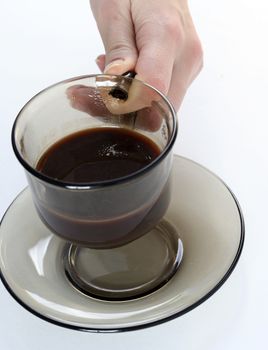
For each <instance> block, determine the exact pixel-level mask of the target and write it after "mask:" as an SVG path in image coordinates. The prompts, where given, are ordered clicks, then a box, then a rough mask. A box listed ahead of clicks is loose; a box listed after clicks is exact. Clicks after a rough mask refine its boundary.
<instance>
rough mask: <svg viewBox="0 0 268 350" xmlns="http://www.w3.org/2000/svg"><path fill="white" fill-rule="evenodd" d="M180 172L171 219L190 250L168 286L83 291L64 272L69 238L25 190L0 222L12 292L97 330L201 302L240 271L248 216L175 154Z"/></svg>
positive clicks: (216, 183)
mask: <svg viewBox="0 0 268 350" xmlns="http://www.w3.org/2000/svg"><path fill="white" fill-rule="evenodd" d="M173 176H174V185H173V193H172V200H171V203H170V206H169V209H168V212H167V214H166V216H165V220H167V221H168V222H170V224H172V225H173V227H175V228H176V230H177V232H178V234H179V236H180V237H181V239H182V242H183V247H184V256H183V260H182V263H181V265H180V267H179V269H178V271H177V272H176V274H175V275H174V276H173V277H172V279H171V280H170V281H169V282H168V283H166V284H165V285H164V286H162V287H161V288H159V289H158V290H156V291H155V292H153V293H151V294H149V295H146V296H144V297H141V298H138V299H133V300H127V301H121V302H118V301H104V300H99V299H94V298H92V297H89V296H86V295H84V294H82V293H80V292H78V291H77V290H76V289H75V288H73V287H72V286H71V284H70V283H69V281H68V279H67V278H66V275H65V273H64V269H63V263H62V250H63V249H64V246H65V242H64V241H63V240H61V239H60V238H59V237H57V236H55V235H53V234H51V233H50V232H49V231H48V229H47V228H46V227H45V226H44V225H43V224H42V222H41V221H40V219H39V217H38V216H37V214H36V212H35V209H34V206H33V203H32V200H31V194H30V191H29V189H26V190H24V191H23V192H21V193H20V194H19V195H18V197H17V198H16V199H15V200H14V202H13V203H12V204H11V206H10V207H9V209H8V210H7V212H6V214H5V215H4V217H3V219H2V223H1V226H0V271H1V279H2V281H3V283H4V285H5V287H6V288H7V290H8V291H9V292H10V294H11V295H12V296H13V297H14V298H15V299H16V300H17V301H18V302H19V303H20V304H21V305H23V306H24V307H25V308H26V309H27V310H29V311H30V312H32V313H33V314H35V315H37V316H39V317H41V318H43V319H45V320H47V321H50V322H52V323H54V324H57V325H61V326H65V327H69V328H72V329H79V330H87V331H94V332H116V331H126V330H133V329H138V328H145V327H148V326H152V325H155V324H158V323H161V322H164V321H167V320H170V319H172V318H175V317H178V316H181V315H182V314H184V313H186V312H188V311H190V310H192V309H193V308H195V307H196V306H198V305H199V304H200V303H202V302H203V301H205V300H206V299H208V298H209V297H210V296H211V295H213V293H214V292H215V291H216V290H217V289H218V288H219V287H220V286H221V285H222V284H223V283H224V282H225V281H226V279H227V278H228V277H229V276H230V274H231V272H232V271H233V269H234V267H235V265H236V263H237V261H238V259H239V256H240V254H241V250H242V246H243V242H244V222H243V217H242V213H241V210H240V208H239V204H238V202H237V200H236V199H235V197H234V195H233V194H232V192H231V191H230V189H228V187H227V186H226V185H225V184H224V183H223V182H222V181H221V180H220V179H219V178H218V177H217V176H215V175H214V174H212V173H211V172H210V171H209V170H207V169H205V168H204V167H202V166H200V165H198V164H196V163H194V162H193V161H190V160H188V159H185V158H182V157H179V156H175V157H174V165H173Z"/></svg>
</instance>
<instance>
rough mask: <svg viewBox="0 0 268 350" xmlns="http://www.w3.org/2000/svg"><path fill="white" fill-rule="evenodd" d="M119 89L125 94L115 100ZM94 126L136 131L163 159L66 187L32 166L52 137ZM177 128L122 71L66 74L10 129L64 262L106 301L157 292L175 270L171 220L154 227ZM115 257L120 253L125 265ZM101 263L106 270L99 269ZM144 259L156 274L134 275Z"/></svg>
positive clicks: (171, 115)
mask: <svg viewBox="0 0 268 350" xmlns="http://www.w3.org/2000/svg"><path fill="white" fill-rule="evenodd" d="M122 86H124V87H126V89H127V92H128V94H127V98H125V99H120V98H116V97H114V96H116V95H117V94H114V91H115V90H116V89H121V88H122ZM96 127H98V128H99V127H103V128H105V127H114V128H127V129H131V130H134V131H136V132H138V133H141V134H143V135H145V136H146V137H148V138H150V139H151V140H152V141H153V142H154V143H156V144H157V145H158V147H159V149H160V150H161V152H160V155H159V156H158V157H157V158H156V159H155V160H153V161H152V162H151V163H149V164H148V165H147V166H145V167H144V168H142V169H140V170H139V171H137V172H135V173H132V174H130V175H128V176H124V177H121V178H116V179H112V180H106V181H100V182H94V183H81V184H80V183H68V182H64V181H60V180H57V179H54V178H50V177H47V176H46V175H44V174H43V173H41V172H39V171H37V170H36V165H37V163H38V161H39V159H40V157H41V156H42V155H43V154H44V152H45V151H46V150H47V149H48V148H49V147H50V146H51V145H53V144H54V143H55V142H57V141H59V140H60V139H62V138H63V137H65V136H67V135H70V134H72V133H75V132H78V131H80V130H85V129H91V128H96ZM176 134H177V121H176V115H175V112H174V110H173V108H172V106H171V105H170V103H169V102H168V100H167V99H166V98H165V97H164V96H163V95H162V94H161V93H160V92H158V91H157V90H155V89H154V88H152V87H150V86H148V85H146V84H144V83H142V82H140V81H138V80H136V79H132V78H127V77H122V76H109V75H92V76H83V77H78V78H74V79H70V80H66V81H64V82H61V83H58V84H55V85H53V86H51V87H49V88H47V89H46V90H44V91H42V92H40V93H39V94H37V95H36V96H35V97H33V98H32V99H31V100H30V101H29V102H28V103H27V104H26V105H25V106H24V108H23V109H22V110H21V112H20V113H19V115H18V117H17V119H16V121H15V123H14V127H13V131H12V143H13V148H14V151H15V154H16V156H17V158H18V160H19V161H20V162H21V164H22V165H23V167H24V168H25V170H26V175H27V179H28V183H29V186H30V189H31V193H32V198H33V202H34V204H35V207H36V210H37V212H38V214H39V216H40V218H41V220H42V221H43V223H44V224H45V225H46V226H47V227H48V228H49V229H50V230H51V231H52V232H53V233H55V234H57V235H59V236H60V237H62V238H63V239H65V240H66V241H68V242H70V243H68V244H67V245H66V253H65V256H64V257H63V261H64V268H65V270H66V274H67V276H68V278H69V279H70V281H71V282H72V285H73V286H75V287H76V288H78V289H79V290H81V291H83V292H84V293H87V294H90V295H94V296H98V297H101V298H104V299H124V298H131V297H135V296H140V295H142V294H145V293H147V292H148V291H151V290H153V289H155V288H156V287H157V286H160V285H161V284H163V283H164V282H165V281H167V280H168V279H169V278H170V277H171V276H172V275H173V274H174V272H175V271H176V269H177V266H178V256H179V253H178V247H179V246H178V239H177V238H175V239H174V237H173V236H172V235H173V234H172V230H169V229H168V226H166V225H164V228H163V224H162V225H160V226H159V225H158V224H159V222H160V220H161V219H162V217H163V216H164V214H165V212H166V210H167V208H168V205H169V201H170V193H171V192H170V191H171V178H170V170H171V166H172V146H173V144H174V141H175V138H176ZM157 225H158V226H157ZM157 227H158V228H157ZM165 232H167V233H165ZM148 233H150V234H151V236H152V237H151V238H150V239H148V237H149V236H148ZM145 234H147V235H146V236H147V237H146V238H143V236H144V235H145ZM163 235H164V236H165V238H163ZM170 235H171V236H172V237H173V238H170V237H169V236H170ZM134 241H135V243H133V242H134ZM153 246H155V247H156V251H155V252H152V250H151V247H153ZM120 247H122V249H121V248H120ZM146 247H147V248H146ZM141 248H142V250H141ZM146 249H147V250H146ZM100 251H101V252H102V253H101V254H100ZM141 251H142V257H141V254H139V252H141ZM153 254H156V255H159V256H162V258H163V259H162V261H158V262H157V259H154V260H156V261H153V262H150V261H148V259H147V257H146V255H152V256H153ZM120 256H121V257H122V256H124V257H125V258H124V259H121V260H122V263H121V264H120V263H118V261H119V260H120ZM142 259H144V260H142ZM146 259H147V260H146ZM89 261H91V262H94V264H89ZM104 261H105V266H106V267H105V269H104V272H103V268H101V269H100V268H98V265H100V264H103V262H104ZM163 261H164V263H162V262H163ZM146 263H152V264H153V265H154V266H153V268H152V273H151V274H149V275H146V276H145V275H144V274H143V273H142V267H140V268H139V270H138V273H137V269H136V267H137V266H138V265H139V266H141V264H146ZM163 264H164V266H165V267H164V269H163ZM163 270H164V271H163ZM96 271H97V272H96ZM101 271H102V272H101ZM122 271H124V273H123V274H122ZM134 275H135V276H134Z"/></svg>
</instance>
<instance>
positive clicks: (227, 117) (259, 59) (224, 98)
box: [0, 0, 268, 350]
mask: <svg viewBox="0 0 268 350" xmlns="http://www.w3.org/2000/svg"><path fill="white" fill-rule="evenodd" d="M163 1H164V0H163ZM190 7H191V11H192V14H193V17H194V21H195V24H196V27H197V29H198V32H199V35H200V37H201V39H202V42H203V48H204V52H205V66H204V69H203V71H202V73H201V75H200V76H199V78H198V79H197V80H196V81H195V82H194V84H193V85H192V86H191V88H190V90H189V92H188V94H187V96H186V98H185V100H184V103H183V106H182V108H181V110H180V113H179V120H180V131H179V136H178V140H177V143H176V145H175V152H176V153H178V154H181V155H184V156H186V157H189V158H191V159H193V160H195V161H197V162H199V163H201V164H203V165H205V166H206V167H208V168H209V169H210V170H212V171H213V172H215V173H216V174H218V175H219V176H220V177H221V178H222V179H223V180H224V181H225V182H226V183H227V184H228V185H229V186H230V187H231V189H232V190H233V191H234V193H235V194H236V196H237V197H238V199H239V201H240V204H241V206H242V209H243V212H244V216H245V222H246V243H245V247H244V251H243V254H242V257H241V260H240V261H239V264H238V266H237V268H236V269H235V271H234V273H233V274H232V276H231V277H230V278H229V280H228V281H227V282H226V283H225V284H224V286H223V287H222V288H221V289H220V290H219V291H218V292H217V293H216V294H214V295H213V297H212V298H210V299H209V300H208V301H206V302H205V303H204V304H202V305H201V306H199V307H198V308H196V309H195V310H193V311H191V312H190V313H188V314H186V315H184V316H182V317H180V318H178V319H176V320H173V321H170V322H168V323H165V324H162V325H159V326H156V327H153V328H149V329H145V330H141V331H136V332H129V333H122V334H91V333H82V332H77V331H72V330H68V329H64V328H60V327H57V326H54V325H52V324H50V323H47V322H45V321H43V320H41V319H39V318H37V317H35V316H33V315H32V314H31V313H29V312H27V311H26V310H24V309H23V308H22V307H21V306H20V305H18V304H17V303H16V302H15V301H14V300H13V298H12V297H11V296H10V295H9V294H8V292H7V291H6V290H5V288H4V287H3V285H2V284H0V339H1V349H3V350H10V349H23V350H24V349H27V350H29V349H35V348H38V349H39V350H42V349H66V350H69V349H74V348H78V349H82V350H83V349H106V348H107V349H108V348H109V349H116V350H120V349H130V350H131V349H133V350H134V349H135V350H136V349H140V350H143V349H168V348H169V349H186V350H190V349H199V350H200V349H206V350H210V349H213V350H219V349H224V350H226V349H243V350H245V349H252V348H256V349H264V348H267V343H268V340H267V338H268V335H267V330H268V316H267V315H268V301H267V299H268V277H267V276H268V273H267V250H268V238H267V237H268V232H267V217H268V205H267V198H268V166H267V161H268V157H267V150H268V138H267V118H268V113H267V112H268V108H267V106H268V98H267V94H268V68H267V64H268V49H267V44H268V40H267V33H268V17H267V13H268V2H267V1H266V0H254V1H252V0H236V1H234V0H224V1H222V0H202V1H201V0H192V1H190ZM0 11H1V12H0V35H1V37H0V84H1V86H0V92H1V94H0V97H1V100H0V101H1V102H0V181H1V182H0V184H1V185H0V216H2V214H3V213H4V211H5V209H6V208H7V207H8V205H9V204H10V202H11V201H12V200H13V199H14V197H15V196H16V195H17V194H18V193H19V192H20V191H21V190H22V189H23V188H24V187H25V186H26V180H25V177H24V172H23V170H22V168H21V166H20V165H19V164H18V162H17V160H16V159H15V157H14V155H13V152H12V149H11V144H10V131H11V127H12V123H13V121H14V118H15V116H16V114H17V113H18V111H19V109H20V108H21V107H22V106H23V104H24V103H25V102H26V101H27V100H28V99H29V98H30V97H32V96H33V95H34V94H36V93H37V92H38V91H39V90H41V89H43V88H45V87H46V86H48V85H50V84H52V83H54V82H57V81H60V80H63V79H65V78H69V77H72V76H77V75H81V74H87V73H96V72H98V69H97V67H96V65H95V62H94V59H95V57H96V56H97V55H98V54H100V53H102V52H103V48H102V44H101V40H100V37H99V34H98V31H97V29H96V26H95V22H94V19H93V17H92V14H91V12H90V8H89V5H88V1H87V0H80V1H73V0H72V1H71V0H46V1H36V0H35V1H34V0H23V1H19V0H13V1H8V0H1V10H0ZM55 118H57V116H55Z"/></svg>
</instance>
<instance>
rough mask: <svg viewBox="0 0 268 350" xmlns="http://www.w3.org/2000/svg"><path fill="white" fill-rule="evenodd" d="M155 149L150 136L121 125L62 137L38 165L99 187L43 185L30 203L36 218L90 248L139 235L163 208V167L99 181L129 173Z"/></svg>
mask: <svg viewBox="0 0 268 350" xmlns="http://www.w3.org/2000/svg"><path fill="white" fill-rule="evenodd" d="M159 154H160V149H159V148H158V146H157V145H156V144H155V143H154V142H153V141H151V140H150V139H149V138H147V137H145V136H143V135H141V134H139V133H137V132H134V131H131V130H128V129H123V128H111V127H110V128H108V127H107V128H106V127H104V128H94V129H89V130H85V131H81V132H77V133H74V134H72V135H69V136H67V137H65V138H63V139H62V140H60V141H58V142H56V143H55V144H54V145H52V147H50V148H49V149H48V150H47V151H46V152H45V153H44V154H43V155H42V157H41V158H40V160H39V162H38V164H37V170H38V171H40V172H42V173H43V174H45V175H47V176H49V177H52V178H54V179H59V180H61V181H65V182H68V183H72V184H78V185H79V184H81V185H83V183H84V184H85V183H88V184H90V183H93V182H100V186H99V187H93V188H92V189H91V188H90V189H89V190H87V189H85V190H84V189H81V190H80V189H77V190H76V189H74V190H67V189H64V188H57V187H50V186H46V190H45V191H43V192H42V191H39V192H42V193H44V194H43V195H42V198H40V197H39V199H38V200H37V201H36V203H35V204H36V207H37V210H38V212H39V214H40V217H41V219H42V220H43V221H44V222H45V224H46V225H47V226H48V227H49V228H50V229H51V230H53V231H54V232H55V233H57V234H59V235H60V236H62V237H64V238H65V239H67V240H70V241H73V242H76V243H78V244H84V245H88V246H89V247H92V248H111V247H116V246H120V245H123V244H126V243H128V242H130V241H132V240H134V239H136V238H138V237H140V236H141V235H142V234H144V233H146V232H148V231H149V230H151V229H152V228H153V227H154V226H155V224H157V222H159V220H160V219H161V218H162V217H163V215H164V213H165V211H166V209H167V207H168V204H169V199H170V186H169V177H168V176H167V175H166V174H168V172H169V170H168V168H165V167H164V168H163V169H162V167H161V168H160V167H158V166H156V167H155V168H154V170H152V171H150V172H148V173H146V174H144V175H143V176H140V177H138V178H137V179H135V180H131V181H127V182H124V183H119V184H116V185H115V186H114V185H112V186H102V185H101V181H105V180H112V179H116V178H120V177H122V176H126V175H129V174H131V173H134V172H136V171H138V170H139V169H141V168H143V167H145V166H146V165H148V164H149V163H150V162H152V161H153V160H154V159H155V158H156V157H157V156H158V155H159ZM33 190H34V188H33Z"/></svg>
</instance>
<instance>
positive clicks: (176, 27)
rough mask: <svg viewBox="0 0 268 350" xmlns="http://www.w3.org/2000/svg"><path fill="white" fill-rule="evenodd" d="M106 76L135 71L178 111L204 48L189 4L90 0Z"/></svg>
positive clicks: (175, 0) (170, 0)
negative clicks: (103, 52)
mask: <svg viewBox="0 0 268 350" xmlns="http://www.w3.org/2000/svg"><path fill="white" fill-rule="evenodd" d="M90 4H91V8H92V12H93V14H94V17H95V19H96V22H97V25H98V28H99V32H100V34H101V37H102V40H103V44H104V47H105V51H106V54H105V55H100V56H99V57H98V59H97V64H98V66H99V68H100V69H101V70H102V71H104V72H105V73H107V74H119V75H121V74H123V73H125V72H127V71H135V72H136V73H137V76H136V78H137V79H140V80H142V81H144V82H146V83H148V84H150V85H152V86H154V87H155V88H157V89H158V90H160V91H161V92H162V93H164V94H165V95H167V96H168V97H169V99H170V101H171V102H172V104H173V106H174V107H175V109H176V110H178V109H179V107H180V105H181V102H182V100H183V97H184V95H185V93H186V91H187V89H188V87H189V85H190V84H191V82H192V81H193V80H194V79H195V77H196V76H197V75H198V73H199V71H200V70H201V68H202V48H201V44H200V41H199V38H198V36H197V33H196V31H195V28H194V25H193V22H192V18H191V15H190V12H189V9H188V4H187V0H91V1H90Z"/></svg>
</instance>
